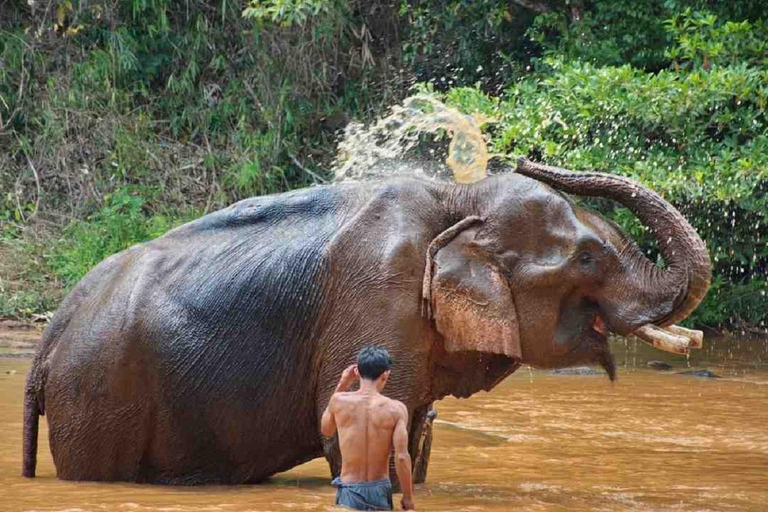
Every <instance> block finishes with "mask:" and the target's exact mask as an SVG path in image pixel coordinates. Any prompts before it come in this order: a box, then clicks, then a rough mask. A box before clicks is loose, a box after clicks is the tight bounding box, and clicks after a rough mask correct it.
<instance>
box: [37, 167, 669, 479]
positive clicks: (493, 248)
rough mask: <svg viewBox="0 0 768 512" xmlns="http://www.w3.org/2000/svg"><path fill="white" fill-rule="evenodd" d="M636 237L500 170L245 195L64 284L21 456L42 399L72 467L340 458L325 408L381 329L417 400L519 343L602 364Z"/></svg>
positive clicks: (114, 469)
mask: <svg viewBox="0 0 768 512" xmlns="http://www.w3.org/2000/svg"><path fill="white" fill-rule="evenodd" d="M670 208H671V207H670ZM467 219H469V221H467ZM452 227H454V229H453V231H452V230H451V229H452ZM433 242H434V243H433ZM632 247H634V246H633V245H632V244H631V240H628V239H627V238H626V236H625V235H624V234H623V233H621V232H620V231H619V230H618V229H617V228H615V226H613V225H612V224H611V223H609V222H608V221H605V220H604V219H601V218H600V217H599V216H597V215H596V214H594V213H592V212H589V211H587V210H583V209H581V208H579V207H577V206H575V205H574V204H573V203H572V202H571V201H570V200H569V199H568V198H566V197H564V196H563V195H561V194H560V193H559V192H557V191H556V190H554V189H552V188H550V186H548V185H544V184H542V183H540V182H538V181H535V180H533V179H531V178H527V177H524V176H521V175H518V174H512V173H510V174H506V175H502V176H497V177H493V178H489V179H487V180H485V181H483V182H480V183H478V184H474V185H451V184H443V183H434V182H424V181H419V180H414V179H398V180H393V181H387V182H381V183H342V184H336V185H330V186H322V187H313V188H309V189H305V190H300V191H295V192H291V193H286V194H280V195H274V196H266V197H258V198H252V199H248V200H245V201H241V202H239V203H236V204H234V205H232V206H230V207H228V208H226V209H223V210H221V211H218V212H215V213H212V214H210V215H207V216H205V217H203V218H201V219H199V220H196V221H194V222H191V223H189V224H186V225H184V226H181V227H179V228H177V229H175V230H173V231H171V232H169V233H167V234H166V235H164V236H162V237H160V238H158V239H156V240H154V241H151V242H148V243H145V244H141V245H137V246H135V247H132V248H130V249H128V250H126V251H124V252H122V253H120V254H117V255H115V256H112V257H111V258H108V259H107V260H105V261H103V262H102V263H101V264H99V265H98V266H97V267H96V268H94V269H93V270H92V271H91V272H90V273H89V274H88V275H87V276H86V277H85V278H83V280H82V281H81V282H80V283H79V284H78V285H77V286H76V287H75V289H74V290H73V291H72V292H71V293H70V295H69V296H68V297H67V298H66V299H65V301H64V302H63V303H62V305H61V307H60V308H59V310H58V311H57V313H56V316H55V318H54V320H53V321H52V323H51V324H50V326H49V327H48V329H47V330H46V332H45V333H44V335H43V340H42V343H41V348H40V352H39V353H38V355H37V357H36V359H35V362H34V364H33V367H32V369H31V371H30V375H29V377H28V383H27V395H26V399H25V447H24V450H25V465H24V469H23V473H24V474H25V475H26V476H34V467H35V466H34V464H35V453H36V452H35V450H36V433H37V421H38V415H40V414H44V415H45V416H46V417H47V421H48V424H49V429H50V448H51V451H52V454H53V458H54V462H55V464H56V470H57V475H58V477H59V478H63V479H68V480H126V481H136V482H153V483H163V484H200V483H230V484H234V483H246V482H258V481H261V480H263V479H264V478H266V477H268V476H270V475H272V474H274V473H276V472H280V471H283V470H286V469H288V468H291V467H293V466H295V465H297V464H300V463H302V462H304V461H306V460H309V459H312V458H316V457H319V456H322V455H323V454H324V453H325V454H326V456H327V457H328V458H329V460H330V461H331V466H332V468H333V469H338V453H337V451H336V448H335V445H334V443H333V442H331V441H329V440H327V439H326V440H323V439H322V438H321V436H320V434H319V423H318V420H319V416H320V414H321V412H322V410H323V408H324V407H325V404H326V402H327V399H328V397H329V396H330V394H331V392H332V390H333V388H334V386H335V383H336V381H337V379H338V376H339V374H340V372H341V370H342V369H343V368H344V367H345V366H346V365H348V364H350V363H351V362H353V360H354V358H355V356H356V354H357V352H358V350H359V349H361V348H362V347H364V346H366V345H369V344H377V345H384V346H386V347H388V349H389V350H390V352H391V354H392V356H393V359H394V362H395V366H394V371H393V374H392V378H391V379H390V384H389V386H388V388H387V392H388V394H389V395H390V396H392V397H393V398H396V399H399V400H402V401H403V402H404V403H405V404H406V405H407V406H408V408H409V411H410V412H411V414H413V413H414V412H417V413H419V414H420V416H425V415H424V414H421V413H422V412H424V411H426V410H427V408H428V406H429V404H431V403H432V402H433V401H434V400H436V399H439V398H441V397H444V396H446V395H449V394H451V395H455V396H469V395H471V394H472V393H474V392H476V391H478V390H481V389H486V390H487V389H491V388H492V387H493V386H494V385H496V384H497V383H498V382H499V381H500V380H501V379H503V378H504V377H505V376H507V375H509V374H510V373H512V372H513V371H514V370H515V369H516V368H517V367H518V366H519V365H520V364H521V363H523V362H524V363H529V364H532V365H535V366H540V367H557V366H566V365H575V364H584V363H598V364H602V365H603V366H604V367H605V368H606V369H607V370H609V372H612V360H611V358H610V354H609V353H608V350H607V344H606V343H605V337H604V335H603V334H600V333H597V332H595V331H594V330H593V329H592V328H591V326H592V325H593V323H594V321H595V318H597V317H598V316H600V317H601V318H602V319H604V320H605V323H606V324H607V325H608V327H609V328H610V327H611V323H612V318H614V316H615V315H618V314H621V313H622V312H624V313H626V311H639V308H638V305H637V304H635V303H633V304H630V305H627V304H625V302H632V301H633V300H634V301H638V300H639V301H641V302H642V297H641V296H640V295H641V294H636V295H638V296H637V297H630V296H627V297H619V298H616V297H604V296H601V295H600V293H601V292H600V290H601V289H602V286H603V280H604V279H605V278H606V276H607V275H610V276H612V278H613V279H620V278H621V272H620V271H619V270H620V269H621V268H624V266H623V263H622V262H623V259H622V256H623V255H625V254H629V252H631V248H632ZM628 248H629V249H628ZM590 250H592V251H593V252H594V253H595V254H594V255H593V258H592V259H590V261H588V262H586V264H585V257H584V254H585V252H586V251H590ZM428 253H429V254H430V255H431V259H429V260H427V255H428ZM632 254H634V253H632ZM425 261H430V264H429V265H426V266H425ZM585 267H588V268H585ZM425 276H426V278H427V279H426V282H425ZM627 289H628V292H627V293H628V294H629V293H630V292H631V291H632V290H631V288H630V287H629V286H628V287H627ZM424 290H427V291H428V292H427V294H426V295H428V296H429V297H425V293H424ZM612 290H615V287H613V288H612ZM669 293H670V295H671V296H673V298H672V299H670V304H673V303H675V302H676V299H675V298H676V297H678V296H680V295H681V291H680V290H670V292H669ZM425 299H428V300H426V302H428V304H426V306H427V307H426V308H425ZM677 302H678V303H679V300H677ZM425 309H426V310H427V312H426V313H425ZM652 313H653V314H657V315H669V314H670V311H669V310H668V309H667V310H664V311H658V310H654V311H653V312H652ZM640 316H641V317H642V318H638V320H637V322H638V323H637V325H638V326H639V325H640V322H643V323H644V322H647V321H648V320H649V318H650V316H652V315H651V313H648V314H645V315H640ZM621 320H622V321H621V323H619V322H616V325H619V324H620V325H621V328H622V329H624V330H626V329H629V328H632V327H636V326H633V325H631V318H628V317H627V315H626V314H624V316H622V317H621ZM422 428H423V426H422V425H420V424H419V425H417V424H416V422H414V425H413V426H412V428H411V432H412V434H414V435H420V433H421V431H422ZM419 444H420V443H412V445H413V446H414V447H415V446H418V445H419ZM421 444H423V443H421ZM413 455H418V454H413Z"/></svg>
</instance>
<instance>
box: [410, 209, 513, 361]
mask: <svg viewBox="0 0 768 512" xmlns="http://www.w3.org/2000/svg"><path fill="white" fill-rule="evenodd" d="M480 223H482V219H480V218H478V217H469V218H467V219H464V220H463V221H461V222H459V223H458V224H456V225H454V226H453V227H451V228H449V229H448V230H446V231H445V232H443V233H441V234H440V235H439V236H438V237H437V238H435V239H434V240H433V241H432V243H430V245H429V250H428V252H427V268H426V271H425V275H424V289H423V292H424V300H425V304H424V306H425V308H424V309H425V312H426V315H427V316H428V317H430V318H434V320H435V326H436V328H437V330H438V332H439V333H440V334H442V335H443V337H444V338H445V350H446V351H447V352H464V351H476V352H486V353H491V354H499V355H504V356H507V357H510V358H513V359H517V360H519V359H521V356H522V353H521V349H520V333H519V327H518V321H517V312H516V309H515V304H514V300H513V298H512V292H511V291H510V289H509V285H508V284H507V280H506V279H505V278H504V276H503V275H502V274H501V272H500V271H499V269H498V267H497V266H496V264H495V263H494V262H493V261H492V260H491V258H490V255H489V254H488V252H487V251H486V250H485V249H483V248H482V247H480V246H479V245H478V244H477V243H476V240H475V236H476V235H477V233H478V231H479V226H477V224H480Z"/></svg>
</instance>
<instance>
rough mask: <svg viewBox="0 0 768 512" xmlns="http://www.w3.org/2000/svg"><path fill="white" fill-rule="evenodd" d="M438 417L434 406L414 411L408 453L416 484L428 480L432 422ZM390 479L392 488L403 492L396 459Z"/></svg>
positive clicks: (390, 463) (428, 405)
mask: <svg viewBox="0 0 768 512" xmlns="http://www.w3.org/2000/svg"><path fill="white" fill-rule="evenodd" d="M436 417H437V411H436V410H435V409H434V407H433V406H432V404H427V405H424V406H421V407H417V408H416V410H415V411H413V417H412V419H411V430H410V433H409V434H408V436H409V439H408V452H409V454H410V455H411V471H412V473H411V474H412V475H413V483H414V484H423V483H424V481H425V480H426V479H427V467H428V466H429V454H430V451H431V449H432V422H434V421H435V418H436ZM389 478H390V480H392V488H393V489H394V490H395V492H401V489H400V480H399V479H398V478H397V472H396V471H395V462H394V457H393V458H391V459H390V462H389Z"/></svg>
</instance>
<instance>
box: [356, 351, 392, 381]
mask: <svg viewBox="0 0 768 512" xmlns="http://www.w3.org/2000/svg"><path fill="white" fill-rule="evenodd" d="M391 368H392V358H391V357H389V352H387V349H385V348H383V347H373V346H371V347H365V348H364V349H363V350H361V351H360V354H358V356H357V373H358V375H359V376H360V378H361V379H365V380H370V381H376V382H377V383H378V384H379V385H380V386H381V387H382V388H383V387H384V384H386V382H387V379H388V378H389V372H390V369H391Z"/></svg>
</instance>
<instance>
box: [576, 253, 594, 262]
mask: <svg viewBox="0 0 768 512" xmlns="http://www.w3.org/2000/svg"><path fill="white" fill-rule="evenodd" d="M593 261H595V258H594V256H592V254H591V253H588V252H586V251H584V252H582V253H580V254H579V263H581V264H582V265H589V264H591V263H592V262H593Z"/></svg>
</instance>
